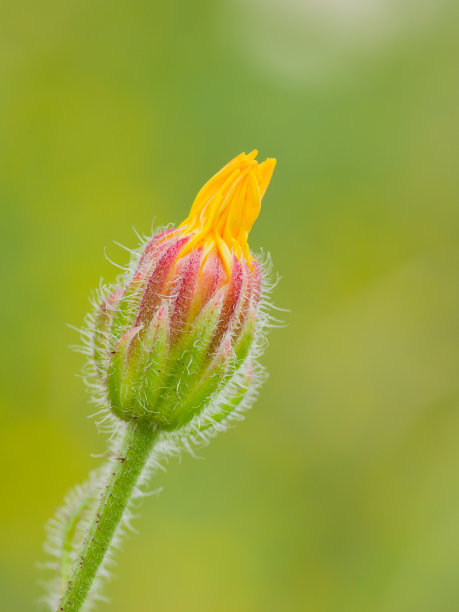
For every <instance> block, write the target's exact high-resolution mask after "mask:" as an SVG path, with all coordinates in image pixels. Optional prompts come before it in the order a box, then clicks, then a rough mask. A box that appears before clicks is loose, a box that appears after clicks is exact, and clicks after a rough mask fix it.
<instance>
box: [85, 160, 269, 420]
mask: <svg viewBox="0 0 459 612" xmlns="http://www.w3.org/2000/svg"><path fill="white" fill-rule="evenodd" d="M256 154H257V152H256V151H254V152H252V153H251V154H249V155H245V154H241V155H239V156H237V157H236V158H235V159H233V160H232V161H231V162H229V163H228V164H227V165H226V166H224V167H223V168H222V169H221V170H220V171H219V172H218V173H217V174H216V175H215V176H214V177H213V178H212V179H210V181H208V182H207V183H206V184H205V185H204V187H203V188H202V189H201V191H200V192H199V193H198V195H197V197H196V199H195V201H194V203H193V205H192V208H191V211H190V214H189V216H188V218H187V219H186V220H185V221H184V222H183V223H182V224H181V225H180V226H179V227H178V228H173V229H167V230H165V231H162V232H160V233H158V234H157V235H155V236H153V238H152V239H151V240H149V241H148V242H147V243H146V244H145V245H144V247H143V249H142V250H141V251H139V252H138V253H137V254H136V255H135V257H134V260H133V262H132V263H131V267H130V270H131V271H130V273H128V274H126V276H125V278H123V280H122V282H121V284H120V286H119V287H117V288H116V289H115V290H113V291H111V292H110V293H109V295H108V297H107V298H106V299H105V300H103V302H102V304H101V305H100V306H99V307H98V309H97V312H96V315H95V317H94V325H93V331H92V351H93V360H94V364H95V366H96V372H97V377H98V384H99V385H100V386H101V388H102V390H103V394H104V396H105V399H106V400H107V401H108V404H109V406H110V409H111V411H112V412H113V413H114V414H115V415H116V416H118V417H119V418H121V419H123V420H132V419H136V418H148V419H152V421H153V422H154V423H155V424H156V426H157V427H158V428H159V429H162V430H169V431H170V430H176V429H179V428H181V427H182V426H183V425H185V424H187V423H188V422H189V421H190V420H191V419H192V418H193V417H194V416H196V415H199V414H202V413H203V411H205V410H206V408H207V407H208V406H209V405H210V404H211V403H212V402H213V401H214V400H215V399H216V398H218V396H219V394H221V393H222V392H223V391H224V389H225V388H226V387H228V383H230V382H231V381H232V380H233V379H234V377H235V376H237V375H238V374H240V372H241V371H242V370H243V368H244V367H245V368H247V362H248V360H249V356H250V355H251V351H253V345H254V338H255V336H256V335H257V333H258V332H259V330H260V328H261V319H260V313H259V310H260V308H259V307H260V297H261V294H262V272H261V269H260V265H259V263H258V262H257V260H256V259H255V258H254V257H253V256H252V255H251V253H250V251H249V247H248V244H247V236H248V233H249V231H250V229H251V227H252V225H253V223H254V221H255V219H256V218H257V216H258V214H259V211H260V205H261V199H262V197H263V195H264V193H265V191H266V188H267V186H268V184H269V181H270V179H271V175H272V172H273V170H274V166H275V160H273V159H267V160H266V161H265V162H263V163H260V164H258V163H257V162H256V161H255V157H256ZM244 364H245V365H244Z"/></svg>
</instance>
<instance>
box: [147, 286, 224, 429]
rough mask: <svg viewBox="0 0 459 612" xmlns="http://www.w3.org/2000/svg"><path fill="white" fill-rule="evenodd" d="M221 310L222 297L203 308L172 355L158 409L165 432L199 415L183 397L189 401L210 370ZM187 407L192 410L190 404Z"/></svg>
mask: <svg viewBox="0 0 459 612" xmlns="http://www.w3.org/2000/svg"><path fill="white" fill-rule="evenodd" d="M221 308H222V298H221V296H218V298H216V299H214V300H212V301H211V303H209V304H208V305H207V306H206V307H205V308H204V309H203V311H202V312H201V314H200V316H199V317H198V319H197V320H196V321H195V322H194V323H193V324H192V326H191V327H190V329H189V330H187V331H186V332H184V333H183V334H182V335H181V338H179V340H178V342H177V345H176V346H175V347H174V349H173V351H172V352H171V356H170V358H169V360H168V363H167V370H168V373H167V377H166V378H165V381H164V389H163V391H162V393H161V395H160V397H159V401H158V405H157V407H156V410H158V412H159V414H160V415H161V417H160V426H161V427H164V428H165V429H169V430H171V429H176V428H177V427H180V426H181V425H183V424H184V423H187V422H188V421H189V420H190V419H191V418H192V417H193V416H194V414H195V413H194V412H193V411H189V410H187V408H185V404H184V402H183V398H188V396H189V393H190V392H191V390H192V389H193V388H194V387H195V386H196V384H199V381H200V380H201V379H202V377H203V375H204V373H205V372H206V370H207V364H208V362H209V358H210V357H209V355H210V347H211V344H212V341H213V338H214V334H215V331H216V330H217V324H218V320H219V318H220V314H221ZM186 405H187V407H188V402H186Z"/></svg>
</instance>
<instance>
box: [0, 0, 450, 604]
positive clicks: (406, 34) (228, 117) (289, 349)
mask: <svg viewBox="0 0 459 612" xmlns="http://www.w3.org/2000/svg"><path fill="white" fill-rule="evenodd" d="M458 23H459V20H458V15H457V3H455V2H454V1H450V2H449V1H448V0H425V1H424V2H419V1H416V2H415V1H414V0H397V1H396V0H372V1H371V0H367V1H366V2H365V1H364V0H346V1H345V0H341V1H340V0H304V1H303V2H301V1H300V0H264V1H262V0H236V1H235V0H232V1H231V0H223V1H221V2H212V1H210V0H197V1H195V2H176V1H169V2H161V3H157V2H151V1H150V2H147V1H141V0H130V1H129V2H127V1H121V2H120V1H111V2H107V1H99V0H96V1H93V2H87V1H85V0H80V1H76V0H66V1H65V2H62V1H58V0H43V1H42V2H38V3H37V2H32V1H31V0H23V1H21V0H19V1H14V2H13V0H4V1H3V2H2V3H1V5H0V71H1V78H0V202H1V210H2V213H1V223H2V239H1V241H0V250H1V265H2V270H1V278H2V297H1V301H0V312H1V317H2V319H1V320H2V321H3V324H4V326H3V332H2V345H3V349H2V351H1V359H2V365H1V369H0V372H1V384H0V410H1V430H0V461H1V466H2V471H1V473H2V489H1V493H0V495H1V503H0V593H1V594H0V609H1V610H2V612H16V611H17V612H28V611H29V610H34V609H36V600H37V598H38V596H39V594H40V592H41V591H40V587H39V585H38V580H39V579H40V578H41V577H43V574H42V572H40V571H39V570H38V569H37V567H36V562H37V561H43V560H44V554H43V553H42V549H41V546H42V540H43V537H44V532H43V525H44V523H45V521H46V520H47V519H48V517H50V516H51V515H52V514H53V512H54V510H55V508H56V507H57V506H58V505H59V504H60V503H61V500H62V497H63V495H64V494H65V492H66V491H67V490H68V488H69V487H70V486H72V485H73V484H74V483H76V482H78V481H81V480H83V479H84V478H85V477H86V474H87V472H88V471H89V470H90V469H91V468H93V467H95V466H96V465H98V461H99V460H97V459H95V458H91V456H90V454H91V453H101V452H103V451H104V448H105V440H104V438H103V437H102V436H98V435H97V433H96V428H95V425H94V423H93V422H91V421H90V420H88V419H87V418H86V417H87V415H88V414H90V412H91V410H92V409H91V407H90V406H88V405H87V396H86V394H85V391H84V388H83V384H82V381H81V380H80V379H79V378H78V377H75V373H77V372H79V371H80V368H81V365H82V358H81V356H80V355H78V354H75V353H72V352H71V351H70V350H69V348H68V347H69V345H71V344H74V343H76V342H77V341H78V338H77V336H76V334H75V333H74V332H73V331H72V330H71V329H69V328H68V327H66V324H67V323H71V324H74V325H77V326H78V325H80V324H81V322H82V320H83V317H84V314H85V312H86V310H87V308H88V301H87V298H88V295H89V293H90V291H91V289H92V288H93V287H95V286H97V284H98V282H99V277H100V276H103V277H104V278H105V279H106V280H113V279H114V277H115V275H116V273H117V270H116V269H115V268H114V267H113V266H112V265H110V264H109V263H108V262H107V261H106V260H105V259H104V247H107V254H108V255H109V257H110V258H112V259H113V260H115V261H117V262H119V263H120V264H122V263H124V262H125V261H126V253H125V252H124V251H123V250H122V249H120V248H119V247H118V246H116V245H115V244H113V242H112V241H113V240H117V241H119V242H121V243H123V244H126V245H127V246H130V247H134V246H136V244H137V239H136V237H135V234H134V232H133V230H132V226H133V225H134V226H135V227H136V229H137V230H138V231H140V232H146V233H148V232H149V231H150V228H151V223H152V220H153V219H155V223H156V224H157V225H161V224H165V223H170V222H174V223H178V222H180V221H181V220H182V219H183V218H184V217H185V215H186V214H187V210H188V207H189V205H190V203H191V201H192V199H193V197H194V195H195V194H196V192H197V190H198V189H199V188H200V186H201V185H202V184H203V182H204V181H205V180H206V179H207V178H208V177H209V176H210V175H212V174H213V173H214V172H215V171H216V170H217V169H218V168H219V167H220V166H221V165H223V164H224V163H226V161H228V160H229V159H230V158H231V157H233V156H234V155H236V154H237V153H239V152H241V151H249V150H251V149H252V148H258V149H260V156H261V157H266V156H275V157H277V158H278V166H277V169H276V172H275V175H274V178H273V181H272V184H271V186H270V188H269V191H268V193H267V196H266V198H265V200H264V205H263V211H262V215H261V217H260V219H259V220H258V222H257V224H256V226H255V228H254V231H253V234H252V241H251V244H252V247H253V248H254V249H255V250H256V249H258V248H260V247H263V248H264V249H266V250H269V251H270V252H271V254H272V257H273V260H274V262H275V269H276V270H277V271H278V272H279V273H280V274H281V276H282V280H281V282H280V284H279V285H278V287H277V289H276V291H275V302H276V303H277V304H278V305H279V306H283V307H286V308H289V309H291V313H290V314H287V315H286V316H285V318H286V320H287V321H288V327H287V328H285V329H281V330H273V332H272V334H271V337H270V346H269V348H268V350H267V352H266V355H265V357H264V359H263V362H264V364H265V365H266V366H267V367H268V368H269V371H270V379H269V381H268V382H267V384H266V385H265V387H264V388H263V391H262V394H261V397H260V399H259V401H258V403H257V405H256V408H255V409H254V410H253V411H252V412H251V413H250V414H249V415H248V418H247V420H246V421H245V422H244V423H242V424H240V426H238V427H237V428H236V429H234V430H233V431H230V432H229V433H227V434H224V435H221V436H220V437H219V438H217V439H216V440H214V441H213V443H212V444H211V445H210V446H209V447H208V448H205V449H203V450H201V451H200V453H199V455H200V457H202V458H203V459H204V460H203V461H199V460H195V459H192V458H191V457H188V456H186V457H184V458H183V460H182V462H181V463H180V464H179V462H177V461H172V462H171V464H170V466H169V469H168V471H167V473H166V474H164V475H163V474H161V475H160V476H158V477H157V478H156V480H155V482H154V483H153V487H159V486H164V487H165V490H164V492H163V493H161V495H159V496H158V497H152V498H148V499H147V500H146V501H145V503H144V504H143V507H142V512H141V518H139V519H138V520H137V522H136V528H137V529H138V530H139V532H140V535H137V536H131V537H129V538H128V539H127V540H126V542H125V545H124V548H123V551H122V553H121V554H120V555H119V556H118V560H119V563H118V567H117V569H116V572H115V573H116V580H114V581H113V582H112V583H111V584H110V586H109V587H108V589H107V591H108V593H109V595H110V596H111V597H112V603H111V604H109V605H108V606H101V608H100V609H101V610H103V609H105V610H108V609H109V610H111V611H112V612H131V611H136V610H145V611H150V610H151V611H152V612H153V611H158V610H161V611H165V612H176V611H184V610H186V611H190V612H198V611H199V612H201V611H215V610H218V611H222V612H236V611H238V612H239V611H241V612H249V611H250V612H252V611H253V612H270V611H279V610H282V611H283V610H286V611H300V610H301V611H307V612H336V611H340V612H342V611H346V612H347V611H349V612H360V611H362V612H368V611H369V612H455V611H457V610H459V579H458V574H459V377H458V370H459V342H458V341H459V317H458V310H459V243H458V237H459V206H458V201H459V198H458V196H459V178H458V159H459V144H458V142H459V79H458V74H459V73H458V69H459V61H458V58H459V35H458V34H459V27H458Z"/></svg>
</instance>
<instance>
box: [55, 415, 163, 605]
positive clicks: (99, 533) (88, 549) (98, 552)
mask: <svg viewBox="0 0 459 612" xmlns="http://www.w3.org/2000/svg"><path fill="white" fill-rule="evenodd" d="M155 437H156V429H155V427H154V425H152V424H151V423H149V422H147V421H141V420H137V421H133V422H131V423H129V424H128V426H127V429H126V434H125V437H124V440H123V442H122V444H121V448H120V451H119V454H118V456H117V457H115V459H114V461H113V464H112V469H111V472H110V475H109V478H108V481H107V482H106V484H105V487H104V489H103V491H102V492H101V495H100V502H99V505H98V506H97V508H96V512H95V515H94V517H93V519H92V523H91V525H90V527H89V531H88V534H87V536H86V538H85V541H84V542H83V545H82V548H81V551H80V552H79V554H78V556H77V558H76V560H75V563H74V566H73V569H72V573H71V576H70V579H69V581H68V582H67V586H66V590H65V593H64V595H63V596H62V599H61V601H60V602H59V605H58V608H57V610H58V611H62V610H63V611H65V612H69V611H70V610H72V611H77V610H81V607H82V605H83V604H84V602H85V600H86V597H87V596H88V594H89V592H90V589H91V586H92V584H93V582H94V579H95V578H96V576H97V572H98V570H99V568H100V566H101V564H102V561H103V560H104V558H105V555H106V554H107V552H108V550H109V548H110V544H111V542H112V540H113V536H114V535H115V532H116V530H117V528H118V526H119V525H120V522H121V520H122V518H123V515H124V512H125V510H126V508H127V506H128V504H129V500H130V499H131V496H132V493H133V492H134V488H135V486H136V484H137V483H138V480H139V477H140V475H141V474H142V470H143V468H144V467H145V464H146V462H147V459H148V457H149V455H150V453H151V450H152V448H153V444H154V441H155Z"/></svg>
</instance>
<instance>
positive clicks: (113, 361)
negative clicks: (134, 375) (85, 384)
mask: <svg viewBox="0 0 459 612" xmlns="http://www.w3.org/2000/svg"><path fill="white" fill-rule="evenodd" d="M141 329H142V326H138V327H133V328H132V329H130V330H129V331H127V332H126V333H125V334H124V335H123V336H122V337H121V339H120V340H119V341H118V342H117V344H116V346H115V348H114V349H113V351H112V354H111V357H110V361H109V364H108V376H107V391H108V397H109V401H110V405H111V408H112V410H113V412H114V413H115V414H116V415H117V416H119V417H120V418H122V419H125V420H129V419H130V418H131V417H132V414H131V412H130V408H131V404H132V399H133V397H132V395H133V389H132V380H131V377H130V376H129V371H128V370H129V366H128V363H129V357H130V355H129V353H130V345H131V343H132V341H133V340H134V338H135V337H136V336H137V334H138V333H139V331H140V330H141Z"/></svg>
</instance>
